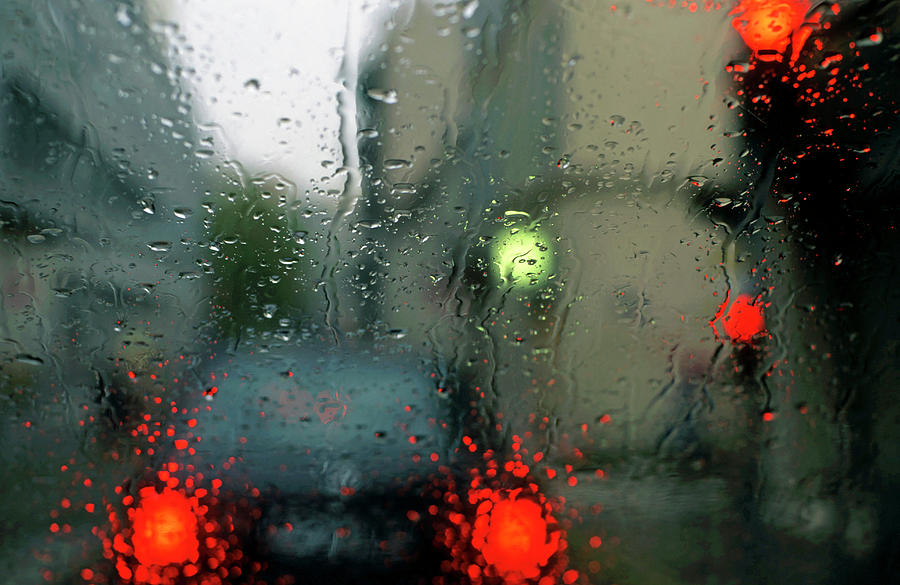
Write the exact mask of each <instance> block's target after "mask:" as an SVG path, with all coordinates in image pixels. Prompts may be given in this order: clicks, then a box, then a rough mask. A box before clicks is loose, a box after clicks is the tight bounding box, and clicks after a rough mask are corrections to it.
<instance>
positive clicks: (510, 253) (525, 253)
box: [491, 226, 554, 289]
mask: <svg viewBox="0 0 900 585" xmlns="http://www.w3.org/2000/svg"><path fill="white" fill-rule="evenodd" d="M491 262H492V264H493V266H494V269H495V270H494V274H495V276H496V277H497V280H498V281H499V283H500V284H505V285H507V286H513V287H515V288H520V289H529V288H537V287H539V286H542V285H544V284H546V282H547V281H548V280H549V279H550V277H551V276H552V272H553V265H554V258H553V248H552V243H551V240H550V238H549V237H548V235H547V234H546V233H545V232H543V231H542V230H541V229H540V228H539V227H522V226H513V227H510V228H507V229H504V230H503V231H502V232H501V233H500V234H499V235H497V236H496V238H495V239H494V243H493V245H492V246H491Z"/></svg>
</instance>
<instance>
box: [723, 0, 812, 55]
mask: <svg viewBox="0 0 900 585" xmlns="http://www.w3.org/2000/svg"><path fill="white" fill-rule="evenodd" d="M809 9H810V1H809V0H741V3H740V4H738V6H737V7H736V8H735V9H734V10H732V11H731V13H730V14H731V15H732V16H734V19H733V20H732V21H731V26H733V27H734V28H735V30H737V31H738V33H740V35H741V38H743V39H744V42H745V43H747V46H748V47H750V48H751V49H752V50H753V51H754V52H756V53H757V54H758V56H759V58H760V59H761V60H763V61H772V60H775V59H780V54H782V53H784V51H785V50H786V49H787V46H788V43H789V42H790V41H791V35H792V34H794V33H795V31H798V29H800V27H801V26H802V25H803V21H804V19H805V17H806V13H807V12H808V11H809ZM798 32H799V31H798ZM808 36H809V35H808V34H806V35H801V36H798V37H795V38H794V44H795V45H802V44H803V42H802V41H805V40H806V37H808ZM760 52H762V53H760ZM794 53H795V54H796V53H799V47H794Z"/></svg>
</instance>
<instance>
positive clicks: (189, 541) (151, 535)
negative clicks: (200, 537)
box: [132, 487, 199, 565]
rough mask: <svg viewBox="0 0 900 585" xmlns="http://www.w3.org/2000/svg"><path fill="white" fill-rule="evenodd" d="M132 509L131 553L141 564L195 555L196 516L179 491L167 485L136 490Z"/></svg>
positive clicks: (179, 560)
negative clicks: (137, 498) (135, 506)
mask: <svg viewBox="0 0 900 585" xmlns="http://www.w3.org/2000/svg"><path fill="white" fill-rule="evenodd" d="M140 497H141V499H140V506H139V507H138V509H137V510H135V513H134V524H133V528H134V535H133V536H132V543H133V544H134V556H135V557H136V558H137V560H138V561H139V562H140V563H141V564H142V565H170V564H175V563H183V562H185V561H191V562H195V561H196V560H197V558H198V557H199V552H198V548H199V543H198V541H197V516H196V515H195V514H194V511H193V509H192V508H191V503H190V501H189V500H188V498H187V497H185V496H184V495H183V494H181V493H179V492H176V491H172V490H170V489H168V488H166V489H164V490H163V491H162V493H157V492H156V490H155V489H154V488H152V487H147V488H144V489H142V490H141V491H140Z"/></svg>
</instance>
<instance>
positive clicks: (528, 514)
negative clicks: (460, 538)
mask: <svg viewBox="0 0 900 585" xmlns="http://www.w3.org/2000/svg"><path fill="white" fill-rule="evenodd" d="M559 539H560V533H559V531H553V532H550V531H549V530H548V525H547V519H546V518H545V517H544V514H543V510H542V508H541V507H540V506H539V505H538V504H537V503H535V502H534V501H532V500H528V499H522V500H517V499H514V498H511V499H508V500H501V501H499V502H496V503H495V504H494V505H493V507H492V508H491V510H490V511H489V512H486V513H483V514H481V515H479V516H478V518H476V520H475V527H474V531H473V534H472V543H473V545H474V546H475V548H477V549H479V550H480V551H481V554H482V555H483V556H484V560H485V561H486V562H487V563H488V564H490V565H492V566H493V567H494V569H496V571H497V573H499V574H500V575H502V576H503V578H504V579H505V580H506V581H507V582H510V583H512V582H517V581H520V580H522V579H523V578H524V579H532V578H535V577H537V576H538V575H539V574H540V570H541V569H540V568H541V567H543V566H544V565H546V564H547V561H549V560H550V557H551V556H553V554H554V553H555V552H557V550H559Z"/></svg>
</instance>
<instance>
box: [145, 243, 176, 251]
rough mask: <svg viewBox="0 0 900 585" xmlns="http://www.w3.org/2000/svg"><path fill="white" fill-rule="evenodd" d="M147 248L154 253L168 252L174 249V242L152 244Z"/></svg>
mask: <svg viewBox="0 0 900 585" xmlns="http://www.w3.org/2000/svg"><path fill="white" fill-rule="evenodd" d="M147 247H148V248H150V249H151V250H153V251H154V252H168V251H169V250H171V249H172V242H165V241H159V242H150V243H149V244H147Z"/></svg>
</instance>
